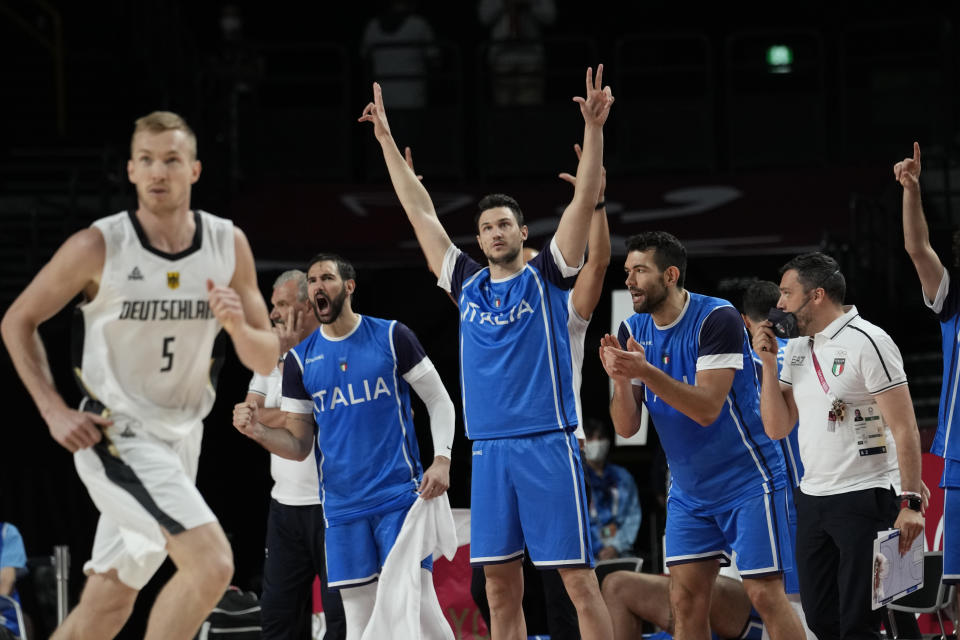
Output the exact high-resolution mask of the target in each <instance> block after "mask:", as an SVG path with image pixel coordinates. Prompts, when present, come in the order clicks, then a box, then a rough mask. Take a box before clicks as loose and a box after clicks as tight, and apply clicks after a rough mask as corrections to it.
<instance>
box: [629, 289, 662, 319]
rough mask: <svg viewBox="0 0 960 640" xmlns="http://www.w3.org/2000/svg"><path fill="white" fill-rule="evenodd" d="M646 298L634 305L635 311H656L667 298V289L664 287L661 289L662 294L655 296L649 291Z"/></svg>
mask: <svg viewBox="0 0 960 640" xmlns="http://www.w3.org/2000/svg"><path fill="white" fill-rule="evenodd" d="M645 295H646V299H645V300H644V301H643V302H641V303H640V304H637V305H634V307H633V311H634V312H635V313H656V312H657V310H658V309H660V307H662V306H663V303H664V302H666V300H667V290H666V288H663V289H661V290H660V295H659V296H656V297H654V296H653V295H651V293H650V292H649V291H647V292H646V293H645Z"/></svg>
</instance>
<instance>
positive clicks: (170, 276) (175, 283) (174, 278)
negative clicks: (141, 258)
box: [167, 271, 180, 289]
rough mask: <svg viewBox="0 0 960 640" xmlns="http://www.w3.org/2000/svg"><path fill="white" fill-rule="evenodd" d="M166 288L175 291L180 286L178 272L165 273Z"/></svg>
mask: <svg viewBox="0 0 960 640" xmlns="http://www.w3.org/2000/svg"><path fill="white" fill-rule="evenodd" d="M167 286H168V287H170V288H171V289H176V288H177V287H179V286H180V272H179V271H167Z"/></svg>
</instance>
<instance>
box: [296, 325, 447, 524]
mask: <svg viewBox="0 0 960 640" xmlns="http://www.w3.org/2000/svg"><path fill="white" fill-rule="evenodd" d="M423 362H426V364H428V365H429V360H428V359H427V357H426V355H425V353H424V350H423V347H422V346H421V345H420V342H419V341H418V340H417V338H416V336H414V335H413V332H412V331H410V329H408V328H407V327H406V326H405V325H403V324H401V323H399V322H397V321H396V320H381V319H380V318H372V317H370V316H361V318H360V322H359V323H358V324H357V327H356V329H354V330H353V332H351V333H350V334H348V335H346V336H344V337H342V338H336V339H334V338H327V337H326V336H324V335H323V333H322V332H321V329H317V330H316V331H314V332H313V333H312V334H310V336H309V337H307V339H306V340H304V341H303V342H301V343H300V344H298V345H297V346H296V347H294V348H293V349H291V350H290V351H289V353H288V354H287V358H286V360H285V362H284V365H283V401H282V405H281V406H282V408H283V410H284V411H290V412H293V413H313V418H314V421H315V422H316V428H315V431H316V436H317V437H316V445H315V451H314V454H315V456H316V460H317V470H318V472H319V476H320V499H321V501H322V502H323V511H324V515H325V517H326V519H327V522H328V523H329V524H331V525H332V524H339V523H342V522H347V521H350V520H354V519H356V518H360V517H364V516H367V515H371V514H375V513H381V512H384V511H390V510H393V509H397V508H400V507H403V506H408V505H410V504H412V503H413V502H414V500H416V494H415V493H414V490H415V489H416V488H417V487H418V485H419V483H420V477H421V475H422V471H423V470H422V468H421V465H420V451H419V449H418V447H417V438H416V433H415V431H414V427H413V413H412V411H411V409H410V385H409V384H407V382H406V381H405V380H404V379H403V377H402V376H403V375H404V374H406V373H407V372H409V371H410V370H411V369H413V368H414V367H416V366H417V365H419V364H421V363H423ZM430 366H432V365H430Z"/></svg>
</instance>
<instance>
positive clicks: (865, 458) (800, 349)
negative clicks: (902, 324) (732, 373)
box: [780, 306, 907, 496]
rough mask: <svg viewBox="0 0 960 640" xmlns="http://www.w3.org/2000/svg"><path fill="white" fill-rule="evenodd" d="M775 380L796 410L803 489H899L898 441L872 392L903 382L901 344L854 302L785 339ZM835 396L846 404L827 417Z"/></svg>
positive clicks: (815, 491)
mask: <svg viewBox="0 0 960 640" xmlns="http://www.w3.org/2000/svg"><path fill="white" fill-rule="evenodd" d="M811 345H812V353H814V354H816V358H817V362H818V363H819V365H820V370H821V372H822V373H823V377H824V382H825V383H826V385H827V387H828V389H829V395H828V393H827V392H825V391H824V389H823V385H822V384H821V382H820V379H819V377H818V376H817V372H816V369H815V368H814V363H813V357H812V356H811ZM780 381H781V382H782V383H785V384H787V385H790V386H791V387H792V389H793V398H794V400H795V401H796V404H797V409H798V410H799V413H800V423H799V431H798V435H799V445H800V459H801V460H802V461H803V469H804V472H803V479H802V480H801V481H800V490H801V491H803V492H804V493H806V494H808V495H812V496H825V495H834V494H838V493H848V492H851V491H860V490H863V489H871V488H887V487H890V486H893V487H894V489H895V490H896V491H897V493H899V492H900V471H899V467H898V464H897V447H896V444H895V443H894V441H893V435H892V433H891V432H890V428H889V426H887V425H886V424H885V422H884V421H883V419H882V416H881V415H880V410H879V409H878V407H877V404H876V399H875V396H876V395H877V394H880V393H883V392H884V391H888V390H890V389H892V388H894V387H898V386H901V385H905V384H907V376H906V374H905V373H904V371H903V358H902V357H901V355H900V350H899V349H898V348H897V345H896V344H894V342H893V340H892V339H891V338H890V336H889V335H887V333H886V332H885V331H884V330H883V329H881V328H879V327H877V326H876V325H873V324H871V323H869V322H867V321H866V320H864V319H863V318H861V317H860V315H859V314H858V313H857V309H856V307H852V306H850V307H844V314H843V315H842V316H840V317H839V318H837V319H836V320H834V321H833V322H831V323H830V324H829V325H828V326H827V327H826V328H825V329H824V330H823V331H821V332H819V333H817V334H816V335H815V336H814V337H813V338H812V340H811V339H804V338H800V339H795V340H791V341H790V342H789V343H788V344H787V346H786V348H785V349H784V361H783V369H782V370H781V372H780ZM834 398H836V399H838V400H841V401H842V402H843V403H844V405H845V406H846V411H845V415H844V419H843V421H842V422H841V421H839V420H836V421H834V420H830V413H831V407H832V401H833V399H834Z"/></svg>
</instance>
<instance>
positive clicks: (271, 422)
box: [240, 269, 346, 640]
mask: <svg viewBox="0 0 960 640" xmlns="http://www.w3.org/2000/svg"><path fill="white" fill-rule="evenodd" d="M270 303H271V304H272V305H273V308H272V309H271V311H270V321H271V322H272V323H273V329H274V331H275V332H276V334H277V335H278V336H279V338H280V351H281V352H282V353H283V354H286V352H287V351H289V350H290V349H292V348H293V347H295V346H297V345H298V344H300V342H302V341H303V339H304V338H305V337H306V336H308V335H310V334H311V333H313V332H314V330H315V329H316V328H317V327H319V326H320V322H319V321H318V320H317V318H316V316H315V315H314V314H313V312H312V311H311V309H310V303H309V302H308V300H307V279H306V274H304V273H303V272H302V271H299V270H296V269H293V270H290V271H285V272H283V273H281V274H280V276H279V277H277V279H276V281H275V282H274V284H273V296H272V297H271V299H270ZM282 367H283V365H282V364H280V365H277V368H276V369H274V370H273V372H271V374H270V375H269V376H262V375H260V374H254V375H253V379H252V380H250V387H249V389H248V391H247V397H246V399H245V400H244V402H243V403H241V405H240V406H244V405H246V404H247V403H250V402H254V403H256V404H257V405H258V406H259V407H260V411H259V416H260V422H261V423H263V424H264V425H267V426H268V427H283V425H284V422H285V420H284V415H283V411H281V410H280V397H281V389H280V387H281V384H282V382H283V369H282ZM240 431H241V433H244V434H245V435H247V436H248V437H250V438H251V439H253V440H254V441H257V438H256V434H257V433H258V431H257V430H256V429H253V430H250V431H249V432H247V431H244V430H242V429H240ZM270 475H271V476H273V482H274V484H273V489H272V490H271V491H270V498H271V499H270V514H269V516H268V517H267V541H266V557H265V559H264V563H263V597H262V598H261V600H260V605H261V623H262V626H263V636H262V637H263V638H264V640H280V639H284V640H285V639H289V640H303V639H304V638H308V637H312V633H311V629H310V620H311V616H310V614H311V613H312V611H313V607H312V601H311V596H312V593H313V590H312V585H313V580H314V576H320V580H321V583H322V589H323V591H322V598H323V612H324V619H325V622H326V631H325V635H324V636H323V637H324V638H325V639H326V640H343V639H344V638H346V621H345V620H344V614H343V604H342V602H341V601H340V594H339V593H338V592H336V591H328V590H327V578H326V569H325V562H324V518H323V506H322V505H321V504H320V481H319V476H318V475H317V461H316V460H315V459H314V457H313V456H308V457H307V459H306V460H299V461H298V460H287V459H286V458H281V457H280V456H278V455H276V454H270Z"/></svg>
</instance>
